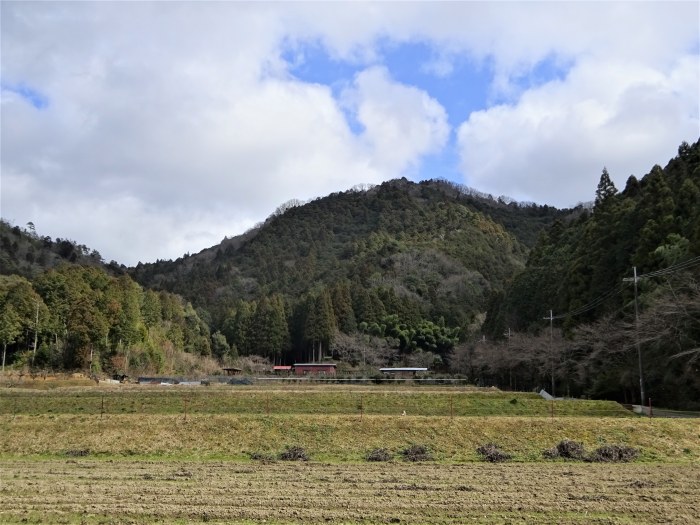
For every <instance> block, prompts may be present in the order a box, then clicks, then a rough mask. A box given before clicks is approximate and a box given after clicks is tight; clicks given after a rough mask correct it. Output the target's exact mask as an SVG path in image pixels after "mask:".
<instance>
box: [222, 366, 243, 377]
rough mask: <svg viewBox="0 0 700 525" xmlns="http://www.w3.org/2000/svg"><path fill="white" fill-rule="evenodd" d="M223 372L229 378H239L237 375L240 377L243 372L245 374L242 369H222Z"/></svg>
mask: <svg viewBox="0 0 700 525" xmlns="http://www.w3.org/2000/svg"><path fill="white" fill-rule="evenodd" d="M222 370H223V371H224V374H226V375H227V376H237V375H240V373H241V372H243V370H241V369H240V368H233V367H232V368H222Z"/></svg>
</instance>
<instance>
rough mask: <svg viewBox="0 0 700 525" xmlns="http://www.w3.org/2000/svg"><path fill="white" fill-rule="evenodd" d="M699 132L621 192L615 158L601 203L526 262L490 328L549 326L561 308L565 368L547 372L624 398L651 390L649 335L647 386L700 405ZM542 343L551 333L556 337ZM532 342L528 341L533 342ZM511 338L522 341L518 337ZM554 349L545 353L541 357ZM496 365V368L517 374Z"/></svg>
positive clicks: (562, 224) (559, 225)
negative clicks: (615, 175) (614, 174)
mask: <svg viewBox="0 0 700 525" xmlns="http://www.w3.org/2000/svg"><path fill="white" fill-rule="evenodd" d="M699 144H700V143H695V144H693V145H689V144H687V143H683V144H682V145H681V146H680V147H679V149H678V156H677V157H675V158H673V159H672V160H671V161H670V162H669V163H668V165H667V166H666V167H665V168H661V167H660V166H658V165H657V166H654V167H653V168H652V169H651V171H650V172H649V173H648V174H647V175H646V176H644V177H643V178H642V179H641V180H639V179H637V178H636V177H634V176H630V177H629V179H628V180H627V183H626V185H625V188H624V189H623V191H621V192H620V191H618V190H617V188H616V187H615V185H614V184H613V183H612V181H611V179H610V176H609V174H608V172H607V170H605V169H604V170H603V173H602V175H601V177H600V182H599V184H598V188H597V190H596V198H595V203H594V206H593V209H592V210H591V212H590V213H588V212H586V213H583V214H581V215H580V216H579V217H578V218H576V219H575V220H557V221H555V222H554V224H553V225H552V226H551V228H549V230H548V231H547V232H546V233H544V234H542V235H541V237H540V239H539V240H538V242H537V244H536V245H535V247H534V248H533V250H532V251H531V253H530V255H529V258H528V262H527V266H526V268H525V270H524V271H522V272H520V273H519V274H518V275H517V276H516V278H515V279H514V280H513V282H512V284H511V285H510V286H508V287H507V289H506V290H505V292H504V293H502V294H497V295H496V296H494V297H492V300H491V303H490V305H489V311H488V315H487V319H486V322H485V323H484V326H483V329H484V332H485V333H486V334H487V336H488V337H489V338H490V339H504V334H507V333H508V331H509V330H510V332H511V334H512V333H522V332H526V333H530V334H533V335H534V336H537V334H539V333H540V332H543V334H544V335H547V332H548V331H549V330H548V328H549V326H550V321H548V320H547V319H544V318H547V317H549V316H550V310H551V312H552V314H551V315H552V317H553V319H552V321H551V322H552V325H553V326H554V329H555V330H554V331H555V333H558V332H561V337H559V339H558V342H556V343H555V344H554V346H555V347H556V356H554V359H555V361H556V362H555V364H554V370H553V371H554V373H553V374H552V373H551V371H548V372H545V375H550V376H551V375H554V376H555V379H557V382H560V383H564V385H565V388H567V387H568V389H569V391H570V392H574V393H578V394H580V393H585V394H589V395H593V396H598V397H616V398H618V399H621V400H632V399H634V400H639V397H640V386H639V371H638V368H639V367H638V360H639V355H638V353H637V351H636V341H637V337H639V341H640V350H641V352H640V353H641V358H642V370H643V373H642V375H643V376H644V382H645V387H646V392H647V394H648V395H649V396H651V397H654V398H655V399H657V401H658V402H661V403H666V404H670V405H676V406H679V405H684V404H685V405H693V406H696V407H697V406H700V359H699V358H700V145H699ZM635 269H636V270H635ZM635 271H636V274H637V276H638V277H640V278H639V280H638V282H637V294H638V309H639V312H640V318H639V331H637V329H636V324H635V315H634V313H635V307H634V301H635V286H634V284H635V283H634V272H635ZM625 279H627V280H625ZM557 335H558V334H557ZM541 343H542V344H543V345H546V346H548V345H549V344H550V343H549V342H548V341H547V338H546V337H545V339H544V340H543V341H541ZM529 344H531V341H530V342H522V345H521V346H520V347H519V348H520V349H521V350H523V351H524V352H527V349H526V347H528V345H529ZM501 346H503V345H501ZM508 348H509V349H510V350H509V351H512V352H517V351H518V350H517V348H518V345H517V344H516V345H514V344H513V341H510V346H509V347H508ZM552 358H553V357H552V356H551V355H546V356H543V358H542V360H543V362H542V363H540V368H544V369H546V368H549V367H550V366H552V365H551V363H545V362H544V361H550V360H551V359H552ZM506 361H507V360H504V362H506ZM496 368H497V367H496ZM496 368H493V369H492V370H491V373H493V374H496V375H498V374H500V375H501V376H502V377H505V376H507V373H506V371H505V370H500V371H498V370H496ZM646 401H647V400H645V402H646Z"/></svg>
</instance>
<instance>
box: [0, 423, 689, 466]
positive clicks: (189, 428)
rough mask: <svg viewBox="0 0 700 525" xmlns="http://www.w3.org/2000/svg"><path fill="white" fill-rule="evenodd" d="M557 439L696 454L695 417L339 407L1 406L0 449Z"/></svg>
mask: <svg viewBox="0 0 700 525" xmlns="http://www.w3.org/2000/svg"><path fill="white" fill-rule="evenodd" d="M563 439H573V440H575V441H578V442H581V443H582V444H583V446H585V448H586V450H595V449H597V448H598V447H600V446H603V445H606V444H617V445H626V446H630V447H634V448H637V449H640V450H641V456H640V459H641V460H642V461H673V462H699V461H700V430H699V429H698V425H697V421H695V420H672V419H648V418H635V419H626V418H553V419H552V418H546V417H484V418H478V417H456V418H448V417H411V416H367V415H365V416H363V417H362V418H360V417H359V416H347V415H329V416H324V415H299V414H295V415H290V416H279V415H270V416H265V415H221V414H214V415H202V414H195V415H188V416H187V417H185V416H184V415H148V416H144V415H141V414H123V415H106V416H104V417H100V416H99V415H96V416H95V415H65V414H58V415H51V414H48V415H38V416H30V415H18V416H12V415H1V416H0V455H3V456H6V457H12V456H15V457H16V456H27V455H58V456H63V455H64V454H65V452H66V451H67V450H89V451H90V454H91V455H103V456H134V455H137V456H151V457H161V456H164V457H169V458H230V459H245V460H248V458H249V454H250V453H252V452H259V453H269V454H277V453H278V452H279V451H281V450H283V449H284V448H285V447H286V446H288V445H298V446H302V447H304V448H305V449H306V450H307V451H308V453H309V454H310V456H311V457H313V458H314V459H316V460H319V461H333V462H337V461H351V462H353V461H358V462H359V461H364V458H365V456H366V454H367V451H368V450H373V449H376V448H386V449H388V450H390V451H391V452H392V453H394V454H398V452H399V451H400V450H403V449H404V448H406V447H407V446H410V445H412V444H415V443H421V444H425V445H426V446H428V447H429V448H430V450H431V452H432V454H433V456H434V458H435V460H436V461H439V462H443V463H445V462H447V463H458V462H464V461H479V460H480V457H479V455H478V454H477V453H476V448H477V447H478V446H480V445H481V444H483V443H489V442H496V443H498V444H499V446H500V448H501V449H502V450H503V451H504V452H506V453H508V454H510V455H512V456H513V460H514V461H529V462H537V461H546V460H544V459H543V458H542V450H545V449H547V448H550V447H551V446H552V445H553V444H555V443H558V442H560V441H562V440H563Z"/></svg>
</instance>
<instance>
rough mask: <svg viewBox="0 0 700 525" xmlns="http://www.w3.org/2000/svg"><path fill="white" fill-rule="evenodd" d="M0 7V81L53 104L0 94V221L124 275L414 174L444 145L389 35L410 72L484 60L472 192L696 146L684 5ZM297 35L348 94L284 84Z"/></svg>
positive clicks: (555, 184)
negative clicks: (268, 220) (326, 59)
mask: <svg viewBox="0 0 700 525" xmlns="http://www.w3.org/2000/svg"><path fill="white" fill-rule="evenodd" d="M0 9H1V10H2V17H1V22H2V27H1V29H2V31H0V38H1V39H2V50H3V52H2V64H1V65H2V77H3V83H5V84H6V85H15V84H18V83H25V84H26V85H28V86H30V87H31V88H33V89H35V90H37V91H38V92H39V93H41V94H43V95H45V96H46V97H47V99H48V106H47V107H46V108H44V109H41V110H39V109H37V108H34V107H32V105H31V104H30V103H29V102H28V101H27V100H26V99H24V98H22V97H21V96H20V95H18V94H17V93H16V92H12V91H11V90H3V91H2V99H1V102H0V103H1V104H2V105H1V107H0V109H1V111H2V114H1V119H0V124H1V131H2V136H1V138H2V140H1V143H0V146H1V151H0V153H1V161H2V181H1V182H2V199H1V201H0V202H1V204H2V210H0V211H1V213H2V216H3V217H5V218H7V219H11V220H14V221H15V222H16V223H17V224H24V223H26V222H27V221H30V220H31V221H33V222H34V223H35V224H36V227H37V230H38V232H39V233H41V234H44V235H51V236H53V237H72V238H74V239H75V240H76V241H78V242H80V243H84V244H87V245H89V246H90V247H93V248H96V249H98V250H99V251H100V252H101V253H102V254H103V256H105V258H107V259H116V260H118V261H119V262H124V263H127V264H131V263H135V262H136V261H138V260H142V261H147V260H154V259H156V258H174V257H178V256H180V255H181V254H182V253H184V252H195V251H198V250H199V249H202V248H205V247H208V246H211V245H212V244H213V243H215V242H217V241H218V240H220V239H221V238H222V237H223V236H224V235H229V236H230V235H233V234H236V233H240V232H241V231H242V230H243V229H245V228H247V227H249V226H250V225H252V224H254V223H256V222H258V221H260V220H262V219H264V218H265V216H267V215H268V214H269V213H271V212H272V211H273V210H274V209H275V208H276V207H277V206H278V205H279V204H280V203H282V202H285V201H287V200H289V199H291V198H299V199H308V198H311V197H315V196H319V195H324V194H326V193H329V192H332V191H338V190H343V189H346V188H349V187H352V186H354V185H356V184H358V183H364V182H373V183H377V182H381V181H382V180H387V179H389V178H393V177H398V176H401V175H404V174H408V175H413V176H420V174H421V172H420V167H421V161H422V159H423V158H424V157H425V156H426V155H439V154H440V153H441V152H442V151H444V149H445V148H446V145H449V144H450V141H449V137H450V129H449V126H448V124H447V122H448V119H447V117H448V116H447V114H446V111H445V109H444V105H443V104H441V101H439V100H436V98H435V96H431V95H430V94H428V93H427V92H426V91H425V89H423V88H422V87H421V86H410V85H405V84H402V83H400V82H398V81H397V80H396V79H395V77H394V76H393V75H392V71H391V70H390V68H389V66H388V65H387V64H383V57H382V56H381V49H382V47H381V46H382V42H384V43H386V42H387V41H388V42H391V43H392V45H400V44H401V43H415V42H423V43H427V44H428V45H429V46H430V47H431V49H433V50H434V55H433V57H434V58H435V60H434V61H433V62H431V63H428V64H420V63H416V64H415V67H416V70H422V71H432V72H434V73H435V75H436V76H438V77H444V76H449V75H450V74H451V72H452V71H453V70H454V67H453V63H452V62H451V61H452V60H460V61H461V62H460V63H464V62H465V60H464V59H465V57H466V58H467V59H468V60H466V62H469V63H475V64H477V66H483V65H484V63H488V64H489V67H490V68H492V70H493V73H494V78H493V84H492V86H491V88H492V92H493V94H494V97H495V98H494V100H501V101H503V100H505V102H506V103H504V104H502V105H499V106H494V107H491V108H485V109H484V110H483V111H481V112H477V113H474V114H472V115H471V117H470V118H469V120H468V121H467V122H465V123H464V124H463V125H462V126H461V128H460V132H459V140H458V144H457V147H459V148H460V152H461V155H462V157H461V158H462V167H463V168H464V170H465V174H466V176H467V177H468V178H467V182H468V183H469V184H470V185H472V186H475V187H477V188H478V189H481V190H485V191H492V192H494V193H506V194H509V195H512V196H514V197H520V198H530V199H535V200H537V201H546V202H556V203H558V204H571V203H573V202H576V201H577V200H583V199H586V198H587V197H588V196H589V195H590V193H591V192H592V191H593V190H594V188H595V182H596V180H593V182H592V183H591V181H590V180H588V177H589V176H590V177H593V178H594V179H597V176H598V175H599V173H600V170H601V168H602V166H603V165H607V166H608V168H609V170H610V172H611V174H612V175H613V176H615V175H617V176H618V177H622V178H624V177H626V176H627V175H628V174H629V173H636V174H640V173H643V172H645V171H646V170H648V168H649V166H650V164H652V163H654V162H663V161H664V159H666V158H668V157H670V156H671V155H672V154H673V152H674V151H675V148H676V147H677V145H678V143H679V142H680V141H681V140H694V139H695V138H696V136H697V132H698V131H697V121H698V111H697V100H698V85H699V84H700V82H699V81H698V67H697V45H698V37H697V35H698V24H697V19H698V6H697V4H696V3H693V2H686V3H683V2H681V3H670V2H658V3H656V2H645V3H632V2H622V3H608V2H605V3H603V2H601V3H589V2H582V3H568V2H566V3H553V2H545V3H503V2H445V3H432V2H423V3H417V2H416V3H407V4H404V3H402V4H395V3H388V2H387V3H328V4H323V3H301V4H296V3H294V4H292V3H239V2H230V3H226V2H224V3H217V2H204V3H199V2H198V3H187V2H129V3H104V2H92V3H78V4H76V3H63V2H50V3H49V2H36V3H32V2H12V1H5V2H2V3H0ZM295 43H318V44H319V45H322V46H323V47H324V49H325V50H326V51H327V52H328V53H329V54H330V55H331V56H332V57H333V58H334V59H336V60H342V61H349V62H350V63H352V64H353V65H354V67H355V69H356V70H357V71H358V72H357V74H356V76H355V77H354V78H350V79H346V83H345V84H344V85H345V89H344V91H343V95H342V96H341V98H340V99H338V97H337V94H334V92H333V90H332V89H331V87H329V86H326V85H321V84H312V83H308V82H302V81H300V80H297V79H295V78H293V77H292V75H291V74H290V71H289V69H288V68H289V65H288V64H287V63H286V62H285V61H284V60H283V59H282V57H283V56H284V52H285V51H286V50H289V49H290V46H292V49H293V46H294V44H295ZM693 46H695V47H693ZM691 52H692V53H694V54H689V53H691ZM545 59H547V60H552V61H554V62H557V61H561V62H563V63H566V64H571V70H570V71H569V72H568V75H567V76H566V78H565V79H564V80H563V81H561V82H550V83H547V84H544V85H541V86H538V87H535V88H531V87H530V86H528V85H526V84H524V83H523V82H522V81H521V80H522V78H525V77H527V75H528V74H530V73H531V71H532V69H533V67H535V66H536V65H537V64H538V63H540V62H541V61H542V60H545ZM336 87H337V86H336ZM457 96H458V95H457ZM504 97H505V98H504ZM355 122H356V123H359V125H360V127H362V128H363V129H362V130H361V131H360V132H358V131H357V130H356V129H354V127H353V126H352V124H353V123H355ZM640 150H641V153H640ZM589 174H590V175H589ZM432 175H433V174H427V176H432ZM616 182H619V179H616Z"/></svg>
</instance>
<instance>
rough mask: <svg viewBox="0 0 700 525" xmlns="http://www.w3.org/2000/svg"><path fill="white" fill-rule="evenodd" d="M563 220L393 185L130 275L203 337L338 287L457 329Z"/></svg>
mask: <svg viewBox="0 0 700 525" xmlns="http://www.w3.org/2000/svg"><path fill="white" fill-rule="evenodd" d="M570 214H571V211H569V210H567V211H560V210H557V209H555V208H551V207H549V206H538V205H535V204H519V203H514V202H509V203H507V202H504V200H503V199H500V200H496V199H493V198H491V197H490V196H485V195H481V194H479V193H477V192H474V191H473V190H468V189H467V188H464V187H461V186H458V185H455V184H453V183H449V182H445V181H427V182H422V183H418V184H416V183H412V182H409V181H407V180H406V179H401V180H393V181H390V182H386V183H384V184H382V185H380V186H375V187H371V188H369V189H365V190H350V191H346V192H341V193H334V194H332V195H329V196H327V197H324V198H319V199H316V200H314V201H312V202H309V203H307V204H303V205H300V204H299V203H292V204H290V205H286V206H282V207H280V209H278V211H277V212H275V213H274V214H273V215H272V216H271V217H269V218H268V219H267V220H266V221H265V222H264V223H263V224H262V225H259V226H258V227H256V228H255V229H253V230H251V231H249V232H247V233H246V234H244V235H242V236H238V237H234V238H231V239H224V240H223V241H222V242H221V244H219V245H218V246H214V247H212V248H209V249H206V250H203V251H202V252H200V253H198V254H195V255H192V256H186V257H182V258H180V259H178V260H176V261H159V262H156V263H154V264H139V265H138V266H137V267H136V268H134V269H132V270H131V275H132V276H133V277H134V278H135V279H136V280H137V281H138V282H140V283H141V284H142V285H144V286H147V287H153V288H158V289H165V290H168V291H171V292H175V293H178V294H181V295H182V296H184V297H186V298H187V299H188V300H190V301H192V303H193V304H194V305H196V306H198V307H200V308H202V309H204V310H206V311H207V312H209V314H210V315H211V321H212V323H213V326H214V327H219V326H221V325H222V324H223V323H224V322H225V319H226V317H227V316H228V315H229V314H230V312H231V310H232V309H235V308H236V303H237V302H238V301H239V300H241V299H243V300H248V301H250V300H254V299H259V298H260V297H263V296H269V295H271V294H280V295H281V296H283V297H285V298H286V299H287V300H291V301H292V302H293V301H295V300H296V299H297V298H299V297H301V296H302V295H303V294H305V293H307V292H314V291H317V290H319V289H321V288H323V287H332V286H333V285H335V284H337V283H340V282H346V281H347V282H349V284H350V287H351V289H355V288H362V289H365V290H377V291H379V290H384V291H385V293H389V294H390V295H393V296H395V297H396V298H397V299H398V300H400V301H401V302H404V303H408V304H409V305H411V307H412V308H414V309H415V310H417V311H418V312H419V313H420V315H421V316H422V317H425V318H428V319H431V320H434V321H437V320H438V319H440V318H443V319H444V321H445V323H447V324H448V325H451V326H461V325H463V324H465V323H467V322H469V321H471V320H473V319H474V317H475V316H476V315H477V314H478V313H479V312H483V311H484V309H485V306H486V301H487V299H488V297H489V295H490V294H491V293H492V292H493V291H494V290H500V289H502V288H503V287H504V285H505V284H506V283H507V282H508V281H509V280H510V279H511V278H512V277H513V275H514V274H515V273H516V272H517V271H518V270H520V269H522V268H523V267H524V264H525V261H526V259H527V255H528V252H529V249H530V247H531V246H532V245H533V244H534V243H535V242H536V239H537V238H538V235H539V233H540V232H541V231H543V229H544V228H546V227H548V226H549V225H550V224H551V223H552V222H553V221H554V220H555V219H556V218H563V217H566V216H568V215H570ZM357 313H358V312H355V314H356V315H357ZM388 313H394V312H388Z"/></svg>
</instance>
